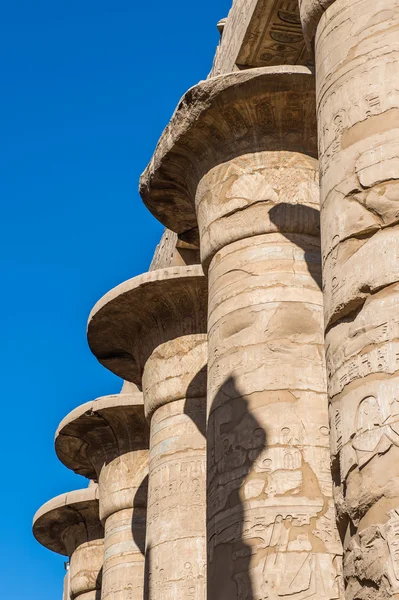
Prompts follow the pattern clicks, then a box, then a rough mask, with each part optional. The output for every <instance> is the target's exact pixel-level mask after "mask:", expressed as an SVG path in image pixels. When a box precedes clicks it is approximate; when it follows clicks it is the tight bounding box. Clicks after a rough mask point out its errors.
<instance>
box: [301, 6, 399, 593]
mask: <svg viewBox="0 0 399 600" xmlns="http://www.w3.org/2000/svg"><path fill="white" fill-rule="evenodd" d="M323 9H324V10H325V12H324V13H323ZM301 15H302V18H303V24H304V29H305V33H306V35H307V38H308V39H309V40H310V41H311V40H312V37H313V35H314V34H315V35H316V37H315V54H316V76H317V104H318V128H319V156H320V167H321V169H320V170H321V225H322V254H323V279H324V304H325V326H326V355H327V369H328V387H329V397H330V401H331V407H330V411H331V426H332V446H333V456H334V462H335V468H334V482H335V489H336V502H337V509H338V517H339V520H340V523H341V527H342V530H343V531H344V533H345V544H344V552H345V561H344V572H345V578H346V584H347V591H346V598H347V600H354V599H358V598H361V599H362V600H363V599H366V598H367V599H372V600H380V599H385V598H393V597H394V598H399V552H398V548H399V542H398V540H399V533H398V531H399V518H398V511H399V471H398V466H397V465H398V458H399V425H398V423H399V386H398V381H399V379H398V375H399V373H398V371H399V343H398V331H399V330H398V327H399V317H398V315H399V285H398V281H399V260H398V256H399V229H398V224H399V212H398V200H399V2H398V0H377V1H375V0H360V1H359V0H357V1H356V2H349V1H348V0H345V1H343V0H337V1H336V2H332V0H328V1H326V2H315V1H313V0H302V3H301Z"/></svg>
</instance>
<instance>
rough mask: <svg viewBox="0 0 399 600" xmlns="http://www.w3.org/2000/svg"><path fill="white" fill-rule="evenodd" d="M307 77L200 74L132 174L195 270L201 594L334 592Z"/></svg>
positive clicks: (328, 596) (337, 558)
mask: <svg viewBox="0 0 399 600" xmlns="http://www.w3.org/2000/svg"><path fill="white" fill-rule="evenodd" d="M313 86H314V81H313V78H312V75H311V73H310V72H309V71H308V70H307V69H305V68H303V67H280V68H273V69H270V68H268V69H255V70H253V71H250V72H241V73H234V74H230V75H227V76H226V77H218V78H215V79H213V80H208V81H207V82H203V83H200V84H199V85H198V86H197V87H196V88H193V89H192V90H190V91H189V92H188V93H187V94H186V96H185V97H184V98H183V100H182V101H181V103H180V104H179V106H178V108H177V110H176V112H175V114H174V116H173V118H172V121H171V123H170V125H169V126H168V127H167V129H166V130H165V132H164V134H163V136H162V138H161V140H160V142H159V144H158V147H157V149H156V152H155V155H154V157H153V159H152V161H151V163H150V165H149V167H148V168H147V170H146V172H145V173H144V175H143V177H142V180H141V193H142V196H143V199H144V201H145V203H146V205H147V206H148V207H149V208H150V210H151V211H152V212H153V213H154V214H155V216H157V218H159V219H160V220H161V221H162V222H164V223H165V224H166V225H167V226H168V227H171V228H174V229H175V231H178V232H179V233H180V236H181V237H184V228H185V227H187V229H188V230H189V231H193V230H194V229H195V228H196V227H198V230H199V234H200V243H201V247H200V249H201V259H202V263H203V266H204V269H205V270H206V271H207V273H208V276H209V309H208V337H209V353H208V354H209V358H208V393H207V412H208V424H207V444H208V475H207V489H208V498H207V515H208V526H207V527H208V599H209V600H214V599H215V600H216V599H218V600H221V599H222V600H224V599H226V600H227V599H229V600H233V599H234V598H237V599H241V598H250V599H251V600H252V599H257V598H276V599H277V598H286V599H287V600H288V599H292V600H294V599H299V598H301V599H302V598H303V599H304V598H306V597H308V598H310V597H314V598H317V599H318V600H321V599H323V600H333V599H334V600H335V599H342V598H343V592H342V585H341V554H342V549H341V544H340V540H339V537H338V533H337V529H336V526H335V511H334V505H333V499H332V480H331V472H330V463H329V457H330V452H329V428H328V407H327V397H326V381H325V363H324V345H323V341H324V340H323V307H322V293H321V289H320V283H321V277H320V270H321V267H320V245H319V213H318V208H319V206H318V202H319V198H318V178H317V161H316V160H315V156H316V155H317V148H316V135H315V114H314V113H315V105H314V87H313Z"/></svg>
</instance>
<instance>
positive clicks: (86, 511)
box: [33, 485, 104, 600]
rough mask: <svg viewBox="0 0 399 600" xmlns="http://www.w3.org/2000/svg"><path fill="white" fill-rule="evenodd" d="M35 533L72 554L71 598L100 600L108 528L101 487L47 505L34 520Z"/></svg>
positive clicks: (53, 547) (50, 545) (43, 541)
mask: <svg viewBox="0 0 399 600" xmlns="http://www.w3.org/2000/svg"><path fill="white" fill-rule="evenodd" d="M33 534H34V536H35V538H36V539H37V541H38V542H40V543H41V544H42V545H43V546H45V547H46V548H48V549H49V550H53V551H54V552H57V553H58V554H62V555H64V556H68V557H69V562H70V566H69V579H70V581H69V585H70V595H71V600H75V599H76V600H98V599H99V594H100V593H101V569H102V565H103V554H104V529H103V526H102V524H101V521H100V518H99V514H98V489H97V486H96V485H90V486H89V487H88V488H86V489H83V490H78V491H76V492H69V493H67V494H62V495H61V496H57V497H56V498H53V500H50V501H49V502H47V503H46V504H44V505H43V506H42V507H41V508H40V509H39V510H38V511H37V513H36V515H35V517H34V519H33ZM68 600H69V599H68Z"/></svg>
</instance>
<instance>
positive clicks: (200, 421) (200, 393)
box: [184, 365, 208, 438]
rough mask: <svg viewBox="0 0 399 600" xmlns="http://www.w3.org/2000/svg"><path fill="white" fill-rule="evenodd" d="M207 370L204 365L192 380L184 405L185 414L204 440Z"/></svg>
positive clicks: (206, 366)
mask: <svg viewBox="0 0 399 600" xmlns="http://www.w3.org/2000/svg"><path fill="white" fill-rule="evenodd" d="M207 369H208V365H205V366H204V368H203V369H201V371H199V372H198V373H197V374H196V376H195V377H194V378H193V380H192V381H191V383H190V385H189V386H188V388H187V394H186V396H187V397H186V401H185V403H184V412H185V414H186V415H187V416H189V417H190V419H191V420H192V421H193V423H194V424H195V425H196V427H197V429H198V431H199V432H200V433H201V434H202V436H203V437H204V438H205V437H206V386H207Z"/></svg>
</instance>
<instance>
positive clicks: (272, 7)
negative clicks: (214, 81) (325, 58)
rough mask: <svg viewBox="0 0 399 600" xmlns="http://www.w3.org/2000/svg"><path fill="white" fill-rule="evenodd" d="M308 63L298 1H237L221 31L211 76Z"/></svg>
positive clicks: (308, 53)
mask: <svg viewBox="0 0 399 600" xmlns="http://www.w3.org/2000/svg"><path fill="white" fill-rule="evenodd" d="M311 62H312V58H311V54H310V52H309V51H308V50H307V48H306V45H305V41H304V38H303V33H302V27H301V20H300V18H299V8H298V0H236V1H235V2H234V3H233V6H232V8H231V10H230V12H229V16H228V19H227V20H226V23H225V26H224V28H223V35H222V39H221V43H220V45H219V47H218V49H217V51H216V56H215V60H214V64H213V67H212V72H211V76H213V77H214V76H216V75H221V74H222V73H229V72H230V71H234V70H236V69H249V68H253V67H266V66H271V65H284V64H289V65H295V64H300V65H305V64H306V65H308V64H309V63H311Z"/></svg>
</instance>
